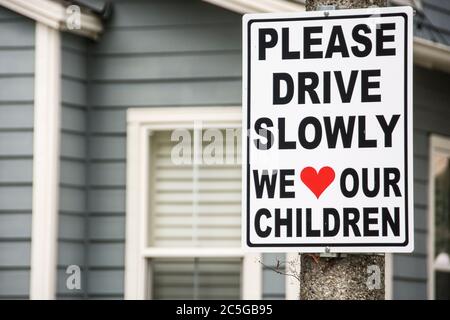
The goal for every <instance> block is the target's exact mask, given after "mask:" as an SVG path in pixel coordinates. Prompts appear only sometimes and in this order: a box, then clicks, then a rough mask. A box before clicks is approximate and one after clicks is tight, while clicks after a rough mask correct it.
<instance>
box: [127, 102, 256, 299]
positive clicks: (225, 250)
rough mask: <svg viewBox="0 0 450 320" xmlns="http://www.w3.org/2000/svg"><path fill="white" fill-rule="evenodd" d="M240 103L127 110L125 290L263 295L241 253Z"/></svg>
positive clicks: (134, 293)
mask: <svg viewBox="0 0 450 320" xmlns="http://www.w3.org/2000/svg"><path fill="white" fill-rule="evenodd" d="M240 127H241V108H235V107H216V108H205V107H201V108H151V109H130V110H129V111H128V130H127V133H128V137H127V149H128V150H127V235H126V272H125V296H126V298H131V299H145V298H151V299H197V298H199V299H205V298H206V299H240V298H243V299H259V298H260V297H261V281H262V274H261V265H260V263H259V255H258V254H245V253H244V252H243V251H242V250H241V176H242V174H241V160H240V153H241V146H240V139H241V132H240Z"/></svg>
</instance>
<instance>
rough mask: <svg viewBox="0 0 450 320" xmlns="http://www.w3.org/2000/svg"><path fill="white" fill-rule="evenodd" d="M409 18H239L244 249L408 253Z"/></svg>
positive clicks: (370, 13) (358, 13)
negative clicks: (241, 68)
mask: <svg viewBox="0 0 450 320" xmlns="http://www.w3.org/2000/svg"><path fill="white" fill-rule="evenodd" d="M412 22H413V21H412V9H411V8H410V7H394V8H376V9H358V10H336V11H314V12H306V13H295V14H249V15H245V16H244V18H243V74H244V77H243V128H246V129H247V130H243V142H244V143H243V188H242V189H243V191H242V192H243V204H242V206H243V210H242V212H243V234H242V238H243V245H244V247H245V248H247V249H252V250H256V251H279V252H285V251H296V252H411V251H412V250H413V248H414V238H413V229H414V226H413V175H412V172H413V164H412V159H413V157H412V147H413V143H412V125H413V122H412V119H413V118H412V38H413V35H412Z"/></svg>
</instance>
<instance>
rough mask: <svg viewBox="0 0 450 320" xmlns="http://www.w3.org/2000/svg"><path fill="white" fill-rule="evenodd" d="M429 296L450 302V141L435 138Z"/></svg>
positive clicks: (433, 140)
mask: <svg viewBox="0 0 450 320" xmlns="http://www.w3.org/2000/svg"><path fill="white" fill-rule="evenodd" d="M429 230H430V237H429V248H430V249H429V259H428V260H429V272H430V274H429V296H430V298H432V299H445V300H448V299H450V138H443V137H437V136H433V137H432V138H431V151H430V227H429Z"/></svg>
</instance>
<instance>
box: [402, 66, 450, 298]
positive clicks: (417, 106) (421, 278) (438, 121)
mask: <svg viewBox="0 0 450 320" xmlns="http://www.w3.org/2000/svg"><path fill="white" fill-rule="evenodd" d="M449 86H450V76H449V75H448V74H444V73H440V72H436V71H431V70H427V69H423V68H418V67H415V68H414V224H415V237H414V242H415V249H414V252H413V253H412V254H408V255H405V254H396V255H395V257H394V298H395V299H426V298H427V285H426V283H427V276H428V274H427V241H428V240H427V237H428V213H427V210H428V185H429V178H428V167H429V154H428V151H429V149H428V148H429V138H430V134H431V133H437V134H440V135H444V136H447V137H450V125H449V120H448V119H450V109H449V108H448V101H449V100H450V92H449V91H448V88H449Z"/></svg>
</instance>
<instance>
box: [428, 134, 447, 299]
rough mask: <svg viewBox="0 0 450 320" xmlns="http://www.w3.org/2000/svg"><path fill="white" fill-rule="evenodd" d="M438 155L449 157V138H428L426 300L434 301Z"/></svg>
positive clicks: (435, 136)
mask: <svg viewBox="0 0 450 320" xmlns="http://www.w3.org/2000/svg"><path fill="white" fill-rule="evenodd" d="M438 150H439V152H440V153H447V154H448V156H449V157H450V137H443V136H439V135H431V136H430V147H429V153H428V155H429V166H428V167H429V172H428V250H427V251H428V259H427V260H428V283H427V284H428V299H430V300H434V299H435V290H436V287H435V281H434V272H435V271H436V270H435V267H434V259H435V257H434V255H435V250H434V241H435V234H434V233H435V227H434V223H435V212H434V196H435V195H434V191H435V190H434V189H435V188H434V183H433V174H434V171H435V170H434V169H435V168H434V165H433V164H434V161H433V154H434V153H435V152H436V151H438Z"/></svg>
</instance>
